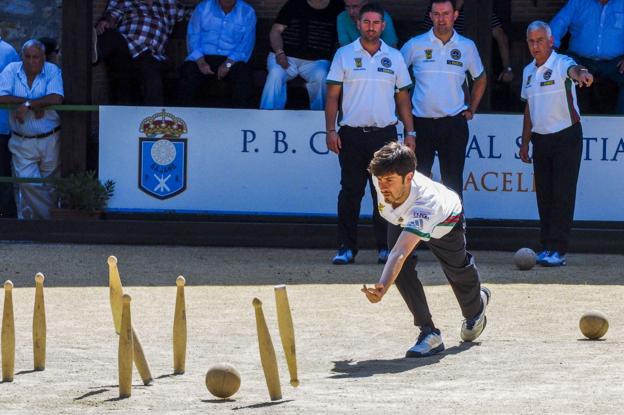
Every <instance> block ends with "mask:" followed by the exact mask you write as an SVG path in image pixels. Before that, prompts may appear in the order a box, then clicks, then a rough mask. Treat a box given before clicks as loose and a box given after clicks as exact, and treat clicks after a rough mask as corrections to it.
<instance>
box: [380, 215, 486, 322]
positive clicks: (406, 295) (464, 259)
mask: <svg viewBox="0 0 624 415" xmlns="http://www.w3.org/2000/svg"><path fill="white" fill-rule="evenodd" d="M465 230H466V225H465V222H464V220H463V218H462V220H461V222H459V223H458V224H457V225H455V227H454V228H453V229H452V230H451V232H449V233H447V234H446V235H444V236H443V237H442V238H440V239H431V240H429V241H428V242H425V243H426V244H427V246H428V247H429V249H430V250H431V252H433V254H434V255H435V257H436V258H437V259H438V261H439V262H440V265H441V266H442V271H444V275H446V279H447V280H448V282H449V284H450V285H451V288H452V289H453V293H454V294H455V298H457V302H458V303H459V307H460V309H461V312H462V315H463V316H464V318H473V317H474V316H476V315H477V313H478V312H479V311H481V293H480V291H481V282H480V280H479V272H478V271H477V266H476V265H475V262H474V258H473V256H472V255H471V254H470V253H469V252H468V251H466V235H465ZM402 231H403V228H401V227H400V226H395V225H388V246H389V247H390V249H392V247H394V244H395V243H396V241H397V239H399V235H400V234H401V232H402ZM415 266H416V259H415V258H414V256H413V255H408V256H407V259H406V260H405V263H404V264H403V268H401V272H400V273H399V276H398V277H397V279H396V280H395V285H396V287H397V289H398V290H399V293H401V296H402V297H403V300H404V301H405V303H406V304H407V307H408V308H409V310H410V311H411V313H412V315H413V316H414V325H415V326H430V327H433V321H432V319H431V312H430V311H429V305H428V304H427V297H425V291H424V290H423V286H422V283H421V282H420V280H419V279H418V272H417V271H416V269H415Z"/></svg>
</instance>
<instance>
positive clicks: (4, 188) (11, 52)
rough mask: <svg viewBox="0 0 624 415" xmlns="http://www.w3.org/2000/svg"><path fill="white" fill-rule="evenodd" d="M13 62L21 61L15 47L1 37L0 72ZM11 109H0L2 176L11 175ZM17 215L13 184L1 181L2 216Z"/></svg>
mask: <svg viewBox="0 0 624 415" xmlns="http://www.w3.org/2000/svg"><path fill="white" fill-rule="evenodd" d="M11 62H19V55H18V54H17V52H16V51H15V48H13V46H11V45H10V44H9V43H7V42H5V41H4V40H2V37H0V73H1V72H2V70H3V69H4V68H6V66H7V65H8V64H9V63H11ZM9 138H11V128H10V127H9V111H7V110H3V109H0V176H5V177H7V176H11V152H10V151H9ZM15 215H16V210H15V198H14V197H13V185H12V184H11V183H0V217H2V218H14V217H15Z"/></svg>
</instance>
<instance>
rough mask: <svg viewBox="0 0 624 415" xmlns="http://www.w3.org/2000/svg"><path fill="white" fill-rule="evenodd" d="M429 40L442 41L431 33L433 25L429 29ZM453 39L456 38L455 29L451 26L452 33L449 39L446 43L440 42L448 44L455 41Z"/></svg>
mask: <svg viewBox="0 0 624 415" xmlns="http://www.w3.org/2000/svg"><path fill="white" fill-rule="evenodd" d="M429 40H430V41H432V42H439V43H442V41H441V40H440V39H439V38H438V37H437V36H436V35H435V34H434V33H433V27H432V28H431V29H429ZM455 40H457V31H456V30H455V28H453V34H452V35H451V37H450V39H449V41H448V42H446V43H442V44H443V45H448V44H451V43H453V42H455Z"/></svg>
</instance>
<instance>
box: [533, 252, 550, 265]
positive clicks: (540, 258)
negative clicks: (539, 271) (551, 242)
mask: <svg viewBox="0 0 624 415" xmlns="http://www.w3.org/2000/svg"><path fill="white" fill-rule="evenodd" d="M549 256H550V251H542V252H540V253H539V254H537V255H536V256H535V262H536V263H537V264H540V265H546V258H547V257H549Z"/></svg>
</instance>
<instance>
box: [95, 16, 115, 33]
mask: <svg viewBox="0 0 624 415" xmlns="http://www.w3.org/2000/svg"><path fill="white" fill-rule="evenodd" d="M113 28H114V26H113V25H112V24H111V23H110V22H109V21H108V20H106V19H102V20H100V21H99V22H98V23H97V24H96V25H95V31H96V32H97V34H98V35H101V34H102V33H104V32H105V31H107V30H108V29H113Z"/></svg>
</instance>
